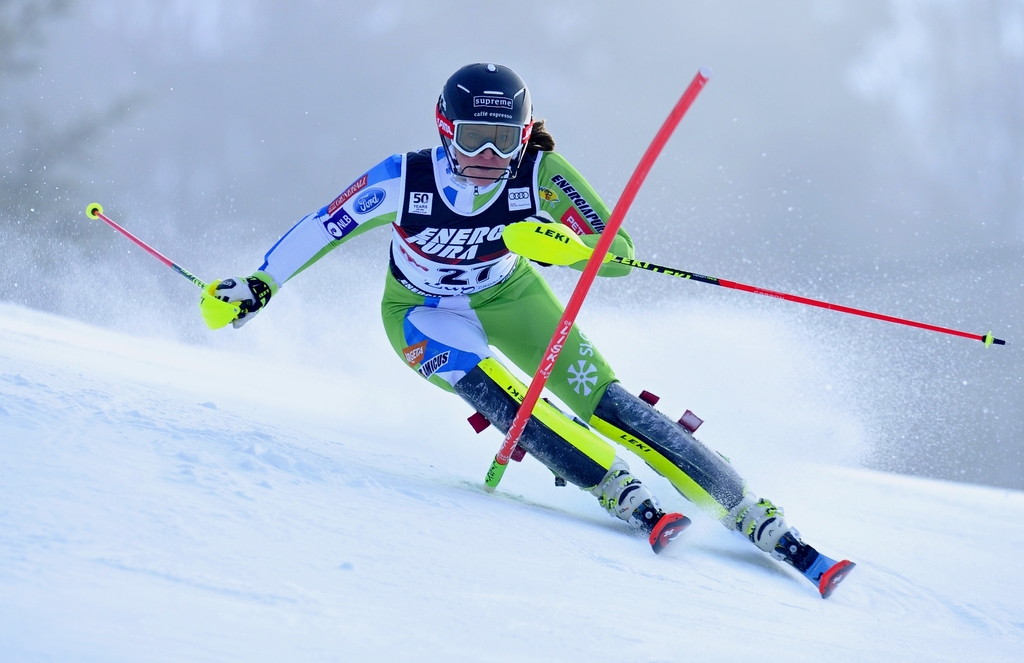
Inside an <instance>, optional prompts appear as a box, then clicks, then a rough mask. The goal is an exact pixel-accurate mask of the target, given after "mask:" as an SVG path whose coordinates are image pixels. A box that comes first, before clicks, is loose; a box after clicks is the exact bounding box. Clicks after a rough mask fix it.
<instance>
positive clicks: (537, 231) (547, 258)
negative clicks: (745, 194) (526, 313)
mask: <svg viewBox="0 0 1024 663" xmlns="http://www.w3.org/2000/svg"><path fill="white" fill-rule="evenodd" d="M502 237H503V238H504V240H505V245H506V246H507V247H508V248H509V250H510V251H512V252H513V253H518V254H520V255H522V256H526V257H527V258H530V259H532V260H538V261H540V262H545V263H549V264H552V265H572V264H575V263H577V262H579V261H581V260H589V259H592V257H593V255H594V253H592V252H591V248H590V247H588V246H587V245H586V244H584V243H583V242H581V241H580V238H579V237H578V236H577V235H576V233H574V232H572V231H571V230H570V229H568V228H566V227H564V226H562V225H560V224H553V223H537V222H534V221H522V222H520V223H515V224H512V225H511V226H509V227H508V228H506V229H505V232H504V234H503V235H502ZM595 253H596V251H595ZM601 260H602V262H617V263H619V264H621V265H628V266H629V267H635V268H636V269H646V270H648V271H651V272H656V273H658V274H666V275H668V276H676V277H678V278H681V279H688V280H690V281H698V282H700V283H707V284H709V285H717V286H722V287H723V288H730V289H732V290H742V291H743V292H750V293H753V294H755V295H764V296H766V297H774V298H775V299H784V300H786V301H788V302H796V303H797V304H806V305H807V306H817V307H818V308H824V309H828V310H830V311H839V312H840V313H849V314H851V315H859V316H863V317H865V318H872V319H874V320H882V321H884V322H892V323H895V324H898V325H907V326H908V327H917V328H918V329H926V330H928V331H933V332H939V333H941V334H951V335H953V336H960V337H963V338H970V339H973V340H975V341H982V342H983V343H984V344H985V347H988V346H990V345H993V344H995V345H1006V341H1004V340H1002V339H1000V338H995V337H993V336H992V332H989V333H987V334H972V333H970V332H963V331H958V330H956V329H947V328H946V327H937V326H935V325H929V324H925V323H923V322H915V321H913V320H905V319H903V318H897V317H894V316H891V315H882V314H881V313H872V312H871V311H864V310H861V309H856V308H851V307H849V306H841V305H839V304H829V303H828V302H822V301H818V300H816V299H810V298H808V297H801V296H799V295H790V294H787V293H785V292H776V291H774V290H766V289H764V288H759V287H757V286H752V285H746V284H743V283H737V282H735V281H726V280H725V279H719V278H716V277H714V276H705V275H703V274H697V273H696V272H688V271H686V270H683V269H676V268H674V267H665V266H664V265H656V264H654V263H650V262H643V261H640V260H632V259H630V258H623V257H622V256H616V255H612V254H605V255H604V256H602V259H601ZM588 265H589V263H588Z"/></svg>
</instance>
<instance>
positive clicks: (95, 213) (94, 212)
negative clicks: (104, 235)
mask: <svg viewBox="0 0 1024 663" xmlns="http://www.w3.org/2000/svg"><path fill="white" fill-rule="evenodd" d="M100 214H103V205H100V204H99V203H89V205H88V206H87V207H86V208H85V215H86V216H87V217H89V218H90V219H98V218H100Z"/></svg>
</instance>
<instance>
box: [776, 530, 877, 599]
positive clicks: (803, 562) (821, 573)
mask: <svg viewBox="0 0 1024 663" xmlns="http://www.w3.org/2000/svg"><path fill="white" fill-rule="evenodd" d="M772 556H773V557H775V558H777V559H781V560H782V561H784V562H786V563H787V564H789V565H790V566H792V567H793V568H794V569H796V570H797V571H799V572H800V574H801V575H802V576H803V577H805V578H807V579H808V580H810V581H811V582H812V583H813V584H814V586H815V587H817V588H818V593H819V594H821V598H823V599H827V598H828V597H829V596H831V595H832V592H833V591H835V588H836V587H837V586H838V585H839V583H841V582H842V581H843V579H844V578H845V577H846V576H848V575H849V574H850V571H853V569H854V568H855V567H856V566H857V565H856V564H854V563H853V562H851V561H850V560H848V559H844V560H841V561H839V562H837V561H836V560H834V559H832V558H831V557H829V556H827V555H823V554H822V553H820V552H818V551H817V550H815V549H814V548H813V547H812V546H809V545H807V544H806V543H804V542H803V541H801V540H800V533H799V532H797V531H796V530H795V529H790V530H789V531H788V532H786V533H785V534H783V535H782V538H781V539H779V542H778V544H776V546H775V552H774V553H773V554H772Z"/></svg>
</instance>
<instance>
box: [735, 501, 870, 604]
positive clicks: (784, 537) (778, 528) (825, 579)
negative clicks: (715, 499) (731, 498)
mask: <svg viewBox="0 0 1024 663" xmlns="http://www.w3.org/2000/svg"><path fill="white" fill-rule="evenodd" d="M725 524H726V527H733V528H735V529H736V530H738V531H739V532H740V533H741V534H743V535H744V536H746V537H747V538H748V539H750V541H751V542H752V543H753V544H754V545H755V546H757V547H758V548H760V549H761V550H763V551H765V552H766V553H768V554H769V555H771V556H772V557H774V558H775V559H778V560H782V561H783V562H786V563H787V564H789V565H790V566H792V567H793V568H794V569H796V570H797V571H799V572H800V574H801V575H802V576H803V577H805V578H807V579H808V580H810V581H811V582H812V583H814V585H815V586H816V587H817V588H818V592H819V593H820V594H821V598H823V599H825V598H828V597H829V595H831V594H832V592H833V591H834V590H835V588H836V586H837V585H838V584H839V583H840V582H842V580H843V578H845V577H846V576H847V575H848V574H849V573H850V571H852V570H853V569H854V567H855V566H857V565H856V564H854V563H853V562H851V561H850V560H848V559H844V560H842V561H839V562H837V561H836V560H834V559H832V558H831V557H828V556H826V555H823V554H821V553H819V552H818V551H817V550H815V549H814V548H812V547H811V546H809V545H807V544H806V543H804V542H803V541H801V540H800V533H799V532H797V530H796V528H792V527H789V526H787V525H786V519H785V517H784V515H783V511H782V509H781V508H780V507H777V506H775V505H774V504H772V503H771V501H770V500H766V499H757V498H756V497H754V496H753V495H750V494H748V495H746V496H745V497H744V498H743V501H741V502H740V503H739V504H738V505H736V506H735V507H734V508H733V509H732V510H731V511H730V512H729V515H728V516H727V517H726V523H725Z"/></svg>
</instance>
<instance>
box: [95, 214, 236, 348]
mask: <svg viewBox="0 0 1024 663" xmlns="http://www.w3.org/2000/svg"><path fill="white" fill-rule="evenodd" d="M85 215H86V216H87V217H89V218H90V219H101V220H102V221H103V222H104V223H106V224H107V225H108V226H110V227H111V228H113V229H114V230H116V231H117V232H119V233H121V234H122V235H124V236H125V237H127V238H128V239H130V240H131V241H132V242H134V243H135V244H136V245H137V246H139V247H140V248H141V249H142V250H144V251H145V252H146V253H148V254H149V255H151V256H153V257H154V258H156V259H157V260H159V261H160V262H162V263H163V264H165V265H167V266H168V267H170V268H171V269H173V270H174V271H175V272H177V273H178V274H181V275H182V276H184V277H185V278H186V279H188V280H189V281H191V282H192V283H193V284H194V285H196V286H198V287H199V289H200V290H201V291H202V298H201V299H200V304H199V308H200V312H201V313H202V316H203V320H205V321H206V325H207V326H208V327H209V328H210V329H220V328H221V327H224V326H225V325H227V324H228V323H229V322H231V321H232V320H234V319H235V318H237V317H238V314H239V313H240V312H241V307H240V306H239V305H238V304H236V303H229V302H222V301H221V300H219V299H217V298H216V297H214V296H213V295H211V294H210V293H208V292H207V288H208V286H207V283H206V282H205V281H203V280H202V279H200V278H199V277H197V276H196V275H195V274H193V273H192V272H190V271H188V270H187V269H185V268H184V267H182V266H181V265H179V264H177V263H175V262H173V261H172V260H170V259H169V258H167V257H166V256H164V255H163V254H162V253H160V252H159V251H157V250H156V249H154V248H153V247H151V246H150V245H149V244H146V243H145V242H143V241H142V240H141V239H139V238H138V237H136V236H135V235H133V234H131V233H130V232H128V231H127V230H125V229H124V228H123V227H121V226H120V225H118V224H117V223H115V222H114V221H113V220H112V219H111V218H110V217H108V216H107V215H106V214H104V213H103V205H100V204H99V203H90V204H89V205H87V206H86V208H85Z"/></svg>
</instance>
